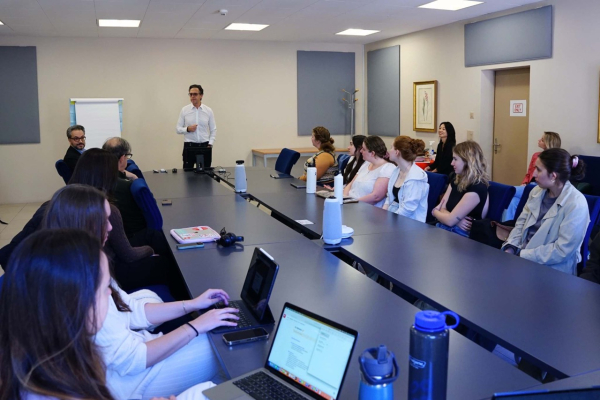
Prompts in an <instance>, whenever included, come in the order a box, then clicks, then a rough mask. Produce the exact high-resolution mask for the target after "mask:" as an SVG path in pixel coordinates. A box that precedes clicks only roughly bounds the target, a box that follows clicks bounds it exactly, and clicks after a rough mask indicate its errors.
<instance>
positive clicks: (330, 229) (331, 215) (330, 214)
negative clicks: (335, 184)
mask: <svg viewBox="0 0 600 400" xmlns="http://www.w3.org/2000/svg"><path fill="white" fill-rule="evenodd" d="M341 241H342V206H341V204H340V203H339V202H338V200H337V199H335V198H328V199H326V200H325V208H324V209H323V242H325V243H326V244H338V243H340V242H341Z"/></svg>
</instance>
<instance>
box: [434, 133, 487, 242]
mask: <svg viewBox="0 0 600 400" xmlns="http://www.w3.org/2000/svg"><path fill="white" fill-rule="evenodd" d="M452 167H453V168H454V172H455V173H456V177H455V179H454V180H453V181H452V182H450V185H448V189H447V190H446V193H445V194H444V197H443V198H442V201H441V202H440V204H439V205H438V206H437V207H435V208H434V209H433V210H432V211H431V214H432V215H433V216H434V217H435V218H437V220H438V221H439V222H438V223H437V225H436V226H437V227H439V228H442V229H445V230H447V231H451V232H455V233H458V234H459V235H461V236H465V237H468V236H469V232H470V231H471V221H472V220H473V219H481V218H485V216H486V215H487V212H488V206H489V203H488V186H489V181H490V178H489V175H488V173H487V165H486V161H485V157H484V156H483V151H482V150H481V147H480V146H479V144H477V143H476V142H473V141H471V140H467V141H466V142H462V143H459V144H457V145H456V146H455V147H454V150H453V154H452Z"/></svg>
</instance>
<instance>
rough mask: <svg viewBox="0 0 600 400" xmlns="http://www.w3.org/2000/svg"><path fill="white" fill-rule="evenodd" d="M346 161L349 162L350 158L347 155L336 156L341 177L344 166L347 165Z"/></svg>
mask: <svg viewBox="0 0 600 400" xmlns="http://www.w3.org/2000/svg"><path fill="white" fill-rule="evenodd" d="M348 161H350V156H349V155H348V154H340V155H339V156H338V168H339V169H338V170H339V171H340V173H341V174H342V175H343V174H344V170H345V169H346V165H348Z"/></svg>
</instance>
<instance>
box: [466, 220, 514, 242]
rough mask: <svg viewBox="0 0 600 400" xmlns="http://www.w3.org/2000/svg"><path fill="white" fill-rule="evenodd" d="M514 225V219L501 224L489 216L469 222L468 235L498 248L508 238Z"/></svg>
mask: <svg viewBox="0 0 600 400" xmlns="http://www.w3.org/2000/svg"><path fill="white" fill-rule="evenodd" d="M514 225H515V221H514V220H513V221H507V222H505V223H504V224H501V223H499V222H496V221H492V220H491V219H489V218H485V219H477V220H474V221H473V222H472V223H471V233H470V234H469V237H470V238H471V239H473V240H475V241H476V242H479V243H483V244H487V245H488V246H492V247H494V248H496V249H500V248H501V247H502V245H503V244H504V242H506V239H508V235H510V232H511V231H512V230H513V228H514Z"/></svg>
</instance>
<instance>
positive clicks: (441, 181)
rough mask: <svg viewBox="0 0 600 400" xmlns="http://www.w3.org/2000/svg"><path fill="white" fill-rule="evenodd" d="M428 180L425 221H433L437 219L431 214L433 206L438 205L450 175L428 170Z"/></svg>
mask: <svg viewBox="0 0 600 400" xmlns="http://www.w3.org/2000/svg"><path fill="white" fill-rule="evenodd" d="M425 173H426V174H427V182H429V194H428V195H427V217H426V219H425V222H427V223H431V222H433V221H435V218H434V217H433V216H432V215H431V210H433V207H435V206H437V205H438V204H439V203H438V202H439V200H440V196H441V195H442V193H443V191H444V189H445V188H446V185H447V184H448V177H447V176H446V175H443V174H438V173H435V172H427V171H425Z"/></svg>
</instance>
